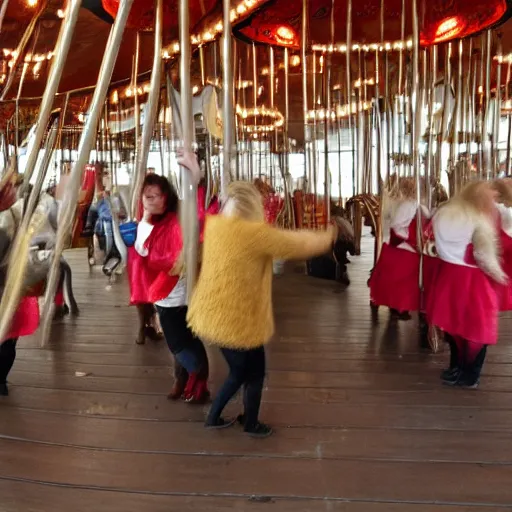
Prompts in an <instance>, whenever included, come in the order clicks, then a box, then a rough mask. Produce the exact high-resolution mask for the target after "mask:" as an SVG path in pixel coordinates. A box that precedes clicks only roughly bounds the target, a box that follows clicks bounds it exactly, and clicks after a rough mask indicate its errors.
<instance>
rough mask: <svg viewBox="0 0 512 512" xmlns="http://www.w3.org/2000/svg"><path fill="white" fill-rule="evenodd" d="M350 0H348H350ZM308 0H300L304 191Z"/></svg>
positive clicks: (307, 165)
mask: <svg viewBox="0 0 512 512" xmlns="http://www.w3.org/2000/svg"><path fill="white" fill-rule="evenodd" d="M350 1H351V0H349V2H350ZM308 16H309V9H308V0H302V44H301V50H302V51H301V57H302V109H303V114H304V183H305V184H306V183H307V187H305V190H304V192H307V189H308V188H310V187H311V183H308V176H309V170H310V167H311V162H310V161H309V160H310V159H309V158H308V143H309V142H310V139H311V130H310V127H309V125H308V60H307V49H308Z"/></svg>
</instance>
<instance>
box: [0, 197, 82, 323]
mask: <svg viewBox="0 0 512 512" xmlns="http://www.w3.org/2000/svg"><path fill="white" fill-rule="evenodd" d="M37 208H38V209H39V211H40V212H43V213H44V214H45V216H46V222H45V224H44V225H43V226H42V227H41V228H40V229H39V231H38V233H37V234H36V236H34V238H33V239H32V244H31V248H30V252H29V264H28V267H27V271H26V273H25V277H24V284H23V287H24V289H25V290H29V289H33V288H34V287H36V286H37V285H40V283H43V282H44V281H45V280H46V277H47V275H48V272H49V270H50V266H51V261H52V255H53V251H52V248H53V245H54V242H55V234H56V230H57V215H58V204H57V202H56V201H55V200H54V199H53V198H52V197H51V196H48V195H43V197H42V198H41V200H40V203H39V205H38V207H37ZM22 213H23V200H22V199H20V200H18V201H17V202H16V203H15V204H14V205H13V206H12V207H11V208H9V209H8V210H5V211H3V212H1V213H0V261H1V262H2V263H1V265H0V267H1V268H2V269H3V271H2V272H0V274H3V275H5V270H6V259H7V254H8V252H9V247H10V245H11V242H12V240H13V238H14V234H15V232H16V229H17V227H18V226H19V223H20V220H21V217H22ZM60 271H61V274H60V281H59V288H60V287H62V289H63V292H64V300H65V304H64V306H63V307H62V309H61V310H60V311H59V310H58V311H57V314H58V315H63V314H67V313H68V312H70V313H71V314H72V315H74V316H76V315H78V314H79V308H78V304H77V302H76V300H75V296H74V293H73V283H72V271H71V267H70V266H69V264H68V262H67V261H66V260H65V259H64V257H62V258H61V260H60Z"/></svg>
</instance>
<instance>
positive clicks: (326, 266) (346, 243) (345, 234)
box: [306, 205, 355, 286]
mask: <svg viewBox="0 0 512 512" xmlns="http://www.w3.org/2000/svg"><path fill="white" fill-rule="evenodd" d="M331 218H332V221H333V222H334V223H335V224H336V226H337V227H338V238H337V240H336V242H334V244H333V247H332V251H331V252H330V253H329V254H325V255H323V256H318V257H317V258H313V259H311V260H309V261H308V262H307V264H306V266H307V273H308V275H309V276H311V277H317V278H320V279H328V280H330V281H338V282H339V283H341V284H343V285H345V286H349V285H350V278H349V275H348V272H347V265H348V264H349V263H350V260H349V259H348V257H347V253H348V254H350V255H351V256H354V255H355V243H354V241H355V240H354V229H353V227H352V224H351V223H350V220H349V218H348V215H347V213H346V211H345V210H344V209H343V208H342V207H340V206H335V205H331Z"/></svg>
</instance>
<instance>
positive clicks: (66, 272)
mask: <svg viewBox="0 0 512 512" xmlns="http://www.w3.org/2000/svg"><path fill="white" fill-rule="evenodd" d="M60 272H61V278H62V286H63V289H64V297H65V298H66V302H67V304H68V306H69V310H70V312H71V314H72V315H73V316H78V315H79V314H80V309H79V308H78V304H77V302H76V300H75V294H74V293H73V273H72V271H71V267H70V266H69V263H68V262H67V261H66V260H65V259H64V258H61V260H60Z"/></svg>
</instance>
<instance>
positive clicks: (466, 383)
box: [457, 374, 480, 389]
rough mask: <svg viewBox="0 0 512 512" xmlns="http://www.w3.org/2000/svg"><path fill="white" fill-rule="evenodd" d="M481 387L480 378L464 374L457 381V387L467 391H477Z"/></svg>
mask: <svg viewBox="0 0 512 512" xmlns="http://www.w3.org/2000/svg"><path fill="white" fill-rule="evenodd" d="M479 385H480V377H479V376H476V375H471V374H462V375H461V376H460V378H459V380H458V381H457V386H460V387H461V388H465V389H476V388H478V386H479Z"/></svg>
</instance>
